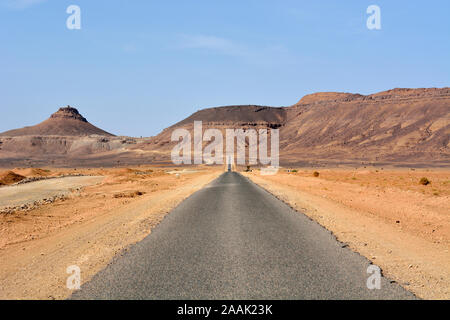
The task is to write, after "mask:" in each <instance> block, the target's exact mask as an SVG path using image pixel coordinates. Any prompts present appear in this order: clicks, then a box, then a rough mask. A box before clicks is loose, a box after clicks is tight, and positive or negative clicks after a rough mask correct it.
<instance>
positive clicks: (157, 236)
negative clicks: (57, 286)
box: [71, 172, 414, 299]
mask: <svg viewBox="0 0 450 320" xmlns="http://www.w3.org/2000/svg"><path fill="white" fill-rule="evenodd" d="M369 265H370V262H369V261H368V260H366V259H365V258H363V257H361V256H360V255H359V254H357V253H354V252H352V251H351V250H350V249H348V248H346V247H343V245H342V243H339V242H338V241H336V239H335V238H334V237H333V236H332V234H331V233H330V232H328V231H327V230H325V229H324V228H322V227H321V226H319V225H318V224H317V223H315V222H313V221H311V220H310V219H309V218H307V217H306V216H305V215H303V214H301V213H298V212H296V211H294V210H292V209H291V208H290V207H288V206H287V205H286V204H284V203H283V202H281V201H279V200H278V199H276V198H275V197H274V196H272V195H271V194H269V193H268V192H266V191H265V190H263V189H261V188H260V187H259V186H257V185H255V184H254V183H252V182H250V181H249V180H248V179H247V178H245V177H243V176H242V175H240V174H238V173H236V172H226V173H224V174H223V175H221V176H220V177H219V178H218V179H216V180H215V181H213V182H211V183H210V184H209V185H207V186H206V187H205V188H204V189H202V190H200V191H198V192H197V193H195V194H193V195H192V196H191V197H189V198H188V199H186V200H185V201H184V202H182V203H181V204H180V205H179V206H178V207H177V208H176V209H174V210H173V211H172V212H171V213H170V214H168V215H167V216H166V218H165V219H164V220H163V222H162V223H161V224H160V225H159V226H157V227H156V228H155V229H154V230H153V231H152V233H151V234H150V235H149V236H148V237H146V238H145V239H144V240H143V241H141V242H139V243H137V244H136V245H134V246H132V247H130V248H129V249H128V250H127V251H126V252H124V253H123V254H122V255H120V256H118V257H116V258H115V259H114V260H113V262H112V263H111V264H110V265H109V266H108V267H106V268H105V269H104V270H102V271H101V272H99V273H98V274H97V275H96V276H94V278H93V279H92V280H91V281H89V282H87V283H85V284H84V285H83V286H82V287H81V290H79V291H76V292H75V293H74V294H73V295H72V297H71V298H72V299H411V298H414V296H413V295H412V294H411V293H409V292H407V291H406V290H404V289H403V288H401V287H400V286H399V285H397V284H396V283H391V282H390V281H389V280H388V279H386V278H382V280H381V289H373V290H369V289H368V288H367V285H366V282H367V279H368V277H369V276H370V274H368V273H367V268H368V266H369Z"/></svg>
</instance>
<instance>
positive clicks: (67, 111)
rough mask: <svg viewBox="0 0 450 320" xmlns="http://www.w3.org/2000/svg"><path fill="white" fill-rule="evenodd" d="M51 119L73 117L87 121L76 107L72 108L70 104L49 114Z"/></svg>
mask: <svg viewBox="0 0 450 320" xmlns="http://www.w3.org/2000/svg"><path fill="white" fill-rule="evenodd" d="M50 118H51V119H73V120H79V121H83V122H88V121H87V119H86V118H84V117H83V116H82V115H81V114H80V113H79V112H78V110H77V109H75V108H72V107H71V106H67V107H62V108H59V110H58V111H57V112H55V113H54V114H52V115H51V116H50Z"/></svg>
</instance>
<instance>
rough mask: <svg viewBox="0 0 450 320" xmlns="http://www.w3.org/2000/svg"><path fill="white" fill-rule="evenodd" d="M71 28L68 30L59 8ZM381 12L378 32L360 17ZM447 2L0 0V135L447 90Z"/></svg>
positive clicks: (145, 128) (144, 127) (135, 129)
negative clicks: (307, 100) (56, 119)
mask: <svg viewBox="0 0 450 320" xmlns="http://www.w3.org/2000/svg"><path fill="white" fill-rule="evenodd" d="M72 4H75V5H78V6H79V7H80V8H81V30H69V29H67V27H66V20H67V18H68V17H69V14H67V13H66V9H67V7H68V6H69V5H72ZM372 4H376V5H378V6H379V7H380V8H381V30H368V29H367V27H366V20H367V18H368V16H369V15H368V14H367V13H366V9H367V7H368V6H369V5H372ZM449 12H450V2H449V1H448V0H442V1H433V0H431V1H411V0H409V1H406V0H398V1H391V0H390V1H380V0H371V1H365V0H348V1H340V0H335V1H300V0H296V1H294V0H293V1H281V0H280V1H275V0H270V1H269V0H267V1H266V0H254V1H251V0H241V1H233V0H227V1H219V0H214V1H213V0H204V1H194V0H192V1H162V0H161V1H150V0H71V1H65V0H0V108H1V114H2V121H0V132H1V131H5V130H8V129H12V128H17V127H23V126H25V125H33V124H36V123H38V122H40V121H42V120H45V119H46V118H47V117H48V116H49V115H50V114H51V113H53V112H55V111H56V110H57V108H58V107H60V106H64V105H68V104H70V105H72V106H75V107H77V108H78V109H79V110H80V112H81V113H82V114H83V115H84V116H85V117H87V118H88V120H89V121H90V122H91V123H93V124H95V125H97V126H99V127H101V128H102V129H105V130H107V131H110V132H112V133H115V134H119V135H131V136H151V135H155V134H157V133H158V132H159V131H160V130H162V129H163V128H165V127H167V126H169V125H171V124H173V123H175V122H177V121H179V120H182V119H183V118H185V117H186V116H188V115H190V114H191V113H193V112H195V111H197V110H199V109H202V108H205V107H212V106H222V105H231V104H262V105H273V106H287V105H291V104H294V103H295V102H297V101H298V100H299V99H300V98H301V97H302V96H303V95H305V94H308V93H313V92H318V91H345V92H357V93H362V94H369V93H373V92H378V91H382V90H387V89H391V88H394V87H414V88H415V87H446V86H450V55H449V53H450V36H449V33H450V19H449Z"/></svg>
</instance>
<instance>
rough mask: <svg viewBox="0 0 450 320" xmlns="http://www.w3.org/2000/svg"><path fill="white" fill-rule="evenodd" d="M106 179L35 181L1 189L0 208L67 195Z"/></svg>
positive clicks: (86, 178)
mask: <svg viewBox="0 0 450 320" xmlns="http://www.w3.org/2000/svg"><path fill="white" fill-rule="evenodd" d="M103 179H104V177H101V176H87V177H83V176H82V177H63V178H54V179H48V180H41V181H35V182H30V183H25V184H19V185H14V186H6V187H2V188H0V207H5V206H19V205H22V204H28V203H33V202H34V201H39V200H42V199H46V198H51V197H54V196H59V195H67V194H69V193H70V191H71V189H79V188H82V187H85V186H88V185H93V184H96V183H99V182H101V181H102V180H103Z"/></svg>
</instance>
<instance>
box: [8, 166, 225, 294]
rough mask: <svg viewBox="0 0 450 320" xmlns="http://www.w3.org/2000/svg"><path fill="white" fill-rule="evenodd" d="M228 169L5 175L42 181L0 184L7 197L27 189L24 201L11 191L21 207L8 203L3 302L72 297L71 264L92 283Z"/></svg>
mask: <svg viewBox="0 0 450 320" xmlns="http://www.w3.org/2000/svg"><path fill="white" fill-rule="evenodd" d="M220 172H221V170H220V171H219V170H216V169H204V168H189V169H184V170H183V169H182V168H158V167H156V168H155V167H144V166H141V167H138V168H115V169H82V170H80V169H35V168H34V169H30V168H28V169H14V170H6V171H4V172H0V181H2V182H3V183H4V184H10V183H13V181H15V180H17V176H21V177H22V178H19V179H23V178H24V177H25V178H28V179H29V180H34V179H37V180H39V181H34V182H29V183H24V184H18V185H14V186H3V187H1V188H0V199H2V193H3V194H4V196H3V198H5V196H6V194H7V193H8V192H9V193H10V192H11V191H9V190H10V189H14V191H17V189H18V188H22V189H23V191H24V192H23V191H22V192H20V194H21V195H22V196H21V198H20V199H21V202H22V204H21V205H17V198H18V197H14V198H13V197H12V196H11V199H12V200H14V204H13V205H11V206H9V207H7V208H6V209H5V207H4V206H3V210H2V208H0V212H2V213H0V234H1V237H0V299H63V298H66V297H67V296H69V295H70V294H71V291H70V290H68V289H67V287H66V280H67V277H68V276H69V274H67V273H66V268H67V267H68V266H71V265H77V266H79V267H80V269H81V277H82V278H81V281H82V283H84V282H86V281H88V280H89V279H90V278H91V277H92V276H93V275H94V274H95V273H97V272H98V271H99V270H101V269H102V268H104V267H105V266H106V265H107V264H108V263H109V262H110V261H111V259H112V258H113V257H114V256H115V255H116V254H118V253H120V252H122V251H123V250H126V248H127V246H129V245H131V244H133V243H136V242H138V241H140V240H142V239H143V238H144V237H145V236H146V235H148V234H149V233H150V232H151V229H152V228H153V227H155V226H156V225H157V224H158V223H159V222H160V221H161V220H162V219H163V218H164V216H165V215H166V214H167V213H168V212H169V211H170V210H171V209H172V208H174V207H175V206H176V205H177V204H179V203H180V202H181V201H182V200H183V199H185V198H186V197H188V196H189V195H191V194H192V193H193V192H195V191H196V190H199V189H201V188H202V187H203V186H204V185H205V184H207V183H208V182H210V181H211V180H213V179H214V178H215V177H217V176H218V175H219V173H220ZM74 175H75V177H71V176H74ZM80 175H83V176H80ZM43 177H44V178H47V179H44V180H41V179H42V178H43ZM49 177H52V179H48V178H49ZM58 177H61V178H58ZM11 178H14V179H11ZM74 179H83V180H84V181H82V183H81V181H73V180H74ZM55 186H58V187H55ZM68 188H70V189H71V191H70V192H68ZM45 190H46V191H45ZM49 190H51V191H52V194H49ZM39 191H40V192H41V193H39ZM16 193H17V192H16ZM0 202H1V203H2V204H5V203H4V199H2V200H0Z"/></svg>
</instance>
